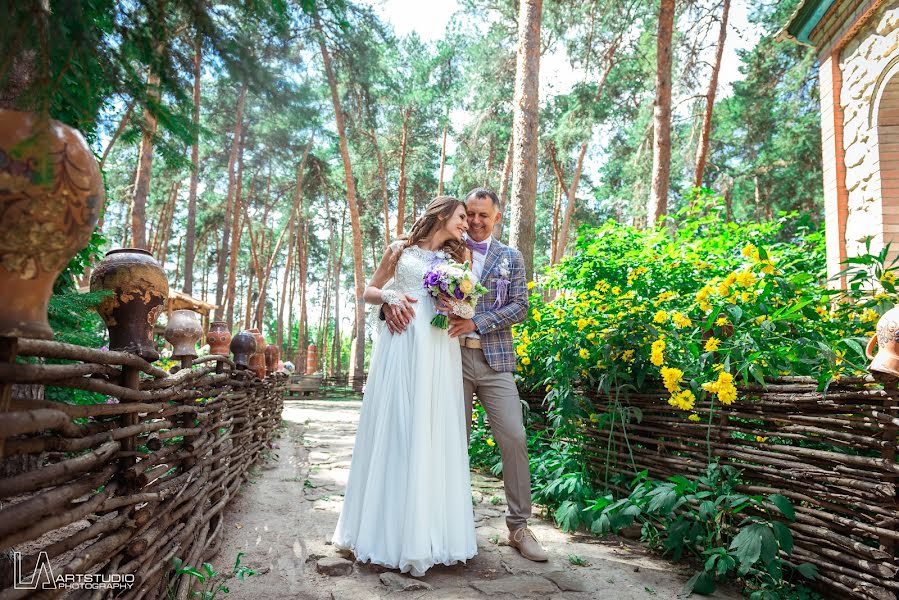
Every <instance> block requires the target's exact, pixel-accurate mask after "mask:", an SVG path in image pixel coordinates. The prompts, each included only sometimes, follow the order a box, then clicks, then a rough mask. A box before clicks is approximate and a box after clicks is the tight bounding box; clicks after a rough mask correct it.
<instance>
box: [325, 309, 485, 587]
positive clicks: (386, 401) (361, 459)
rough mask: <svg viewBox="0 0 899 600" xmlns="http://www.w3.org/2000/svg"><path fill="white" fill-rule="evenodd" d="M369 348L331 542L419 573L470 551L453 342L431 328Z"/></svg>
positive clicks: (418, 322) (422, 312)
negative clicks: (368, 365)
mask: <svg viewBox="0 0 899 600" xmlns="http://www.w3.org/2000/svg"><path fill="white" fill-rule="evenodd" d="M415 310H416V316H415V318H414V319H413V321H412V323H411V324H410V325H409V328H408V329H407V330H406V331H404V332H403V333H401V334H398V335H394V334H392V333H390V332H389V331H388V330H387V328H386V327H383V329H382V330H381V334H380V336H379V337H378V339H377V340H376V341H375V344H374V348H373V350H372V359H371V370H370V373H369V376H368V381H367V384H366V388H365V394H364V396H363V399H362V411H361V413H360V416H359V428H358V431H357V434H356V443H355V446H354V447H353V458H352V462H351V464H350V473H349V479H348V482H347V487H346V495H345V498H344V504H343V509H342V511H341V513H340V519H339V521H338V523H337V530H336V531H335V532H334V536H333V538H332V542H333V544H334V545H335V546H337V547H338V548H343V549H347V550H351V551H352V552H353V554H354V555H355V556H356V559H357V560H360V561H371V562H373V563H376V564H379V565H383V566H387V567H391V568H396V569H399V570H400V571H402V572H411V574H412V575H415V576H421V575H424V573H425V571H427V570H428V569H429V568H430V567H432V566H433V565H435V564H446V565H449V564H453V563H456V562H458V561H465V560H468V559H469V558H471V557H473V556H474V555H475V554H476V553H477V542H476V538H475V531H474V514H473V510H472V503H471V482H470V475H469V466H468V441H467V439H466V438H467V429H466V426H465V409H464V401H463V391H462V389H463V388H462V359H461V353H460V348H459V343H458V341H457V340H455V339H451V338H450V337H449V336H448V335H447V333H446V330H443V329H438V328H436V327H434V326H433V325H431V324H430V320H431V318H432V317H433V316H434V310H433V306H432V303H431V301H430V299H428V298H427V296H423V297H422V298H421V300H420V301H419V302H418V303H417V304H415Z"/></svg>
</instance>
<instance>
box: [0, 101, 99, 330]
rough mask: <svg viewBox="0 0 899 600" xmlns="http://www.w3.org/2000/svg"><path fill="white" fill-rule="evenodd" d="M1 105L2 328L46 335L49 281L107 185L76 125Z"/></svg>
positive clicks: (80, 242) (89, 223) (80, 240)
mask: <svg viewBox="0 0 899 600" xmlns="http://www.w3.org/2000/svg"><path fill="white" fill-rule="evenodd" d="M41 121H42V119H41V118H40V117H38V116H37V115H36V114H33V113H24V112H18V111H14V110H5V109H0V223H2V224H3V226H2V227H0V306H2V307H3V310H2V311H0V336H7V337H30V338H44V339H46V338H52V337H53V331H52V330H51V329H50V325H49V323H48V322H47V302H48V301H49V299H50V295H51V294H52V293H53V282H54V281H55V280H56V277H57V276H58V275H59V273H60V272H61V271H62V270H63V269H64V268H65V266H66V265H67V264H69V261H70V260H71V258H72V257H73V256H74V255H75V254H76V253H77V252H78V251H79V250H81V249H82V248H84V247H85V246H86V245H87V243H88V242H89V241H90V239H91V233H92V232H93V230H94V227H96V225H97V219H98V218H99V216H100V211H101V209H102V208H103V202H104V200H105V192H104V190H103V178H102V176H101V175H100V167H99V166H98V164H97V160H96V158H94V154H93V152H91V149H90V147H89V146H88V145H87V143H86V142H85V141H84V138H83V137H82V136H81V134H80V133H78V131H76V130H75V129H72V128H71V127H69V126H68V125H63V124H62V123H60V122H59V121H54V120H52V119H47V120H45V121H44V122H43V123H41Z"/></svg>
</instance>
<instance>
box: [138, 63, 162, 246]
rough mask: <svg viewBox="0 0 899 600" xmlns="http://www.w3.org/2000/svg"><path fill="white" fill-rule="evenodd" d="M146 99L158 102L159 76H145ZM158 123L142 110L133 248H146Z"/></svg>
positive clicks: (151, 74) (148, 112) (147, 112)
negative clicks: (142, 122) (154, 142)
mask: <svg viewBox="0 0 899 600" xmlns="http://www.w3.org/2000/svg"><path fill="white" fill-rule="evenodd" d="M147 98H148V100H149V101H150V102H159V76H158V75H156V74H155V73H153V72H151V73H150V74H149V75H148V76H147ZM157 128H158V123H157V121H156V116H155V115H153V113H152V112H151V111H150V110H149V109H147V108H145V109H144V128H143V134H142V135H141V140H140V155H139V156H138V159H137V177H136V178H135V180H134V196H133V198H132V200H131V240H132V241H131V243H132V244H133V246H134V247H135V248H143V249H146V248H147V198H148V197H149V196H150V177H151V176H152V174H153V138H154V137H155V136H156V130H157Z"/></svg>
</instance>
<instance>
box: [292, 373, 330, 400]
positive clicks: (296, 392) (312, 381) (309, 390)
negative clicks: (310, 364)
mask: <svg viewBox="0 0 899 600" xmlns="http://www.w3.org/2000/svg"><path fill="white" fill-rule="evenodd" d="M321 387H322V376H321V375H291V376H290V379H288V381H287V387H286V388H285V390H284V398H285V399H290V398H305V399H311V398H318V396H319V394H320V393H321Z"/></svg>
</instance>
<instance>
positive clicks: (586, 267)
mask: <svg viewBox="0 0 899 600" xmlns="http://www.w3.org/2000/svg"><path fill="white" fill-rule="evenodd" d="M722 214H723V207H722V206H721V201H720V199H718V198H714V197H712V196H711V194H710V193H709V192H707V191H703V192H701V193H697V195H696V196H695V197H694V198H693V202H692V203H691V207H690V208H686V209H684V210H683V211H682V212H681V213H679V214H677V215H675V216H674V217H673V218H672V219H671V220H670V221H669V222H666V223H665V224H663V225H662V226H660V227H657V228H654V229H646V230H639V229H636V228H633V227H629V226H625V225H620V224H618V223H614V222H609V223H607V224H606V225H604V226H602V227H599V228H597V229H583V230H582V231H581V232H580V236H579V238H578V241H577V246H576V250H575V253H574V255H573V256H571V257H569V258H567V259H566V260H564V261H563V262H562V263H561V264H560V265H558V266H557V267H555V268H554V269H552V270H550V271H549V273H548V274H547V277H546V278H545V281H544V287H545V294H540V293H536V292H537V290H536V289H535V286H534V284H533V283H532V284H530V287H531V288H532V290H534V292H535V293H533V294H532V296H531V307H532V309H531V312H530V317H529V320H528V321H527V322H525V323H523V324H521V325H520V326H518V327H517V328H516V330H515V332H516V336H517V341H516V353H517V355H518V357H519V367H518V375H519V378H520V380H521V383H523V384H524V386H523V387H525V388H530V389H534V390H537V389H540V390H543V391H545V393H546V397H547V400H548V402H549V404H550V406H551V407H553V408H554V409H556V411H557V412H559V413H561V414H562V415H564V416H567V417H569V418H570V419H572V420H573V421H574V422H575V423H576V422H577V420H578V419H584V418H592V419H594V420H595V419H596V417H595V415H591V414H589V412H585V411H587V410H588V409H583V408H581V405H580V404H579V403H578V402H577V401H576V400H577V399H576V395H575V394H574V392H573V390H574V389H578V388H580V389H594V390H601V391H604V392H606V393H610V392H611V391H612V390H613V389H615V390H622V389H625V390H626V389H635V388H636V389H640V388H643V387H645V386H646V384H647V382H654V385H661V386H663V387H664V388H665V389H666V390H667V391H668V392H669V394H670V396H669V400H668V403H669V404H671V405H672V406H674V407H676V408H678V409H680V410H682V411H684V414H685V417H686V418H690V419H692V420H699V415H698V414H697V413H696V412H693V409H694V407H695V405H696V403H697V402H698V401H701V400H705V399H712V400H714V401H716V402H719V403H721V404H724V405H729V404H732V403H733V402H735V401H737V400H738V398H739V391H738V387H737V386H738V385H739V384H746V383H751V382H753V381H755V382H759V383H762V384H764V381H765V379H766V378H770V377H777V376H782V375H808V376H812V377H815V378H817V379H818V381H819V382H820V383H821V385H822V386H823V385H826V383H827V382H828V381H831V380H833V379H837V378H839V377H841V376H843V375H847V374H854V373H859V372H861V371H863V369H864V366H865V365H866V362H867V361H866V360H865V358H864V349H863V347H864V343H865V342H866V341H867V337H868V336H870V335H872V334H873V333H874V327H875V325H876V323H877V320H878V318H879V317H880V314H882V312H884V311H885V310H887V309H889V308H890V307H892V301H891V300H890V296H889V293H891V292H894V291H895V287H894V283H895V279H896V277H895V270H894V269H893V268H888V267H886V266H885V265H884V260H885V257H886V251H884V252H881V253H880V255H878V256H870V255H869V256H865V257H861V258H859V259H853V260H852V261H851V264H850V265H849V267H848V268H847V270H846V271H845V272H844V273H843V276H845V277H846V278H847V279H848V281H849V287H850V289H849V290H848V291H845V292H841V291H837V290H835V289H832V288H829V287H827V285H826V283H827V282H826V280H825V274H824V266H825V259H824V238H823V233H822V232H819V231H815V230H814V229H813V228H812V227H811V226H810V225H809V224H808V222H807V221H806V220H805V219H803V218H802V217H800V216H798V215H796V214H789V215H784V216H782V217H781V218H780V219H779V220H777V221H773V222H768V223H751V224H737V223H728V222H725V221H724V219H722V218H721V215H722ZM875 279H876V280H879V287H878V289H881V290H883V291H881V292H880V293H873V292H872V290H873V289H874V283H876V281H874V280H875ZM549 298H551V299H549Z"/></svg>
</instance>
